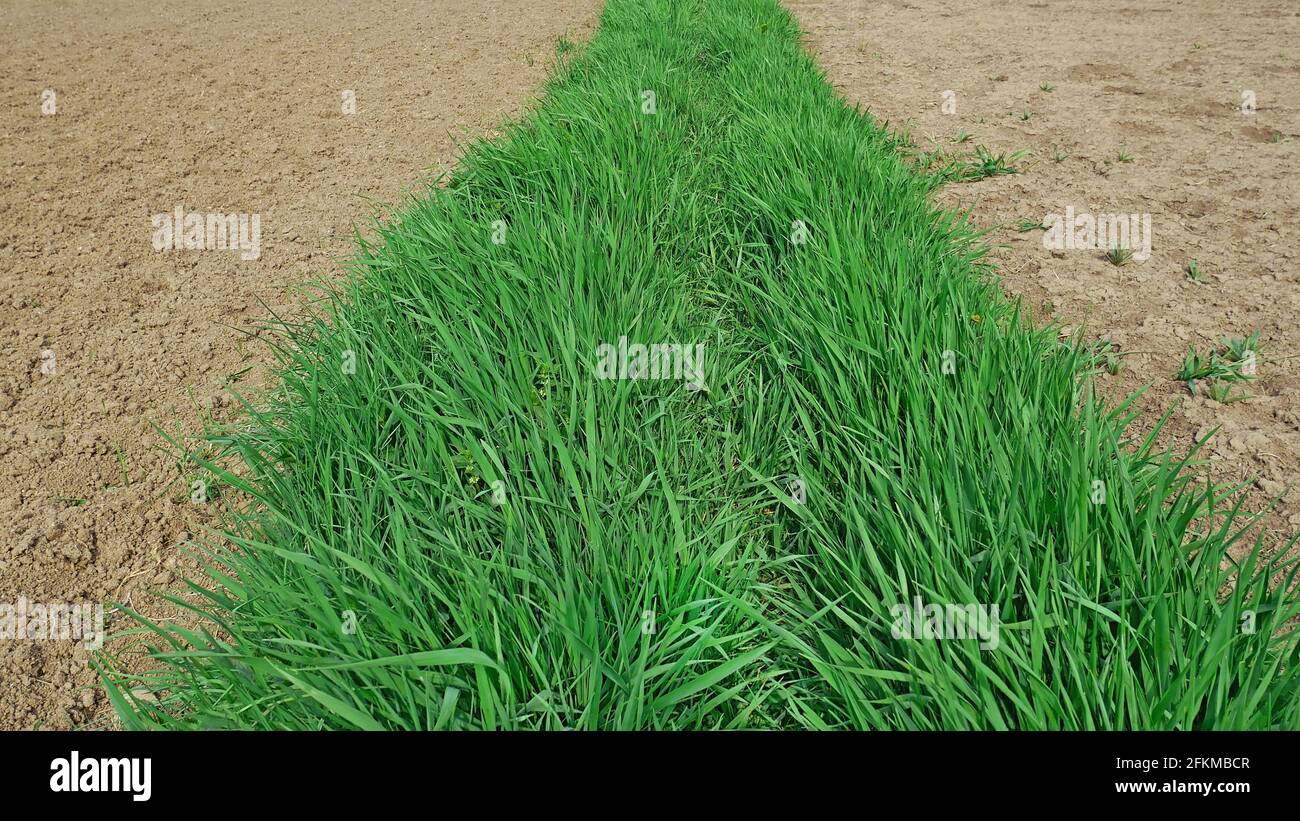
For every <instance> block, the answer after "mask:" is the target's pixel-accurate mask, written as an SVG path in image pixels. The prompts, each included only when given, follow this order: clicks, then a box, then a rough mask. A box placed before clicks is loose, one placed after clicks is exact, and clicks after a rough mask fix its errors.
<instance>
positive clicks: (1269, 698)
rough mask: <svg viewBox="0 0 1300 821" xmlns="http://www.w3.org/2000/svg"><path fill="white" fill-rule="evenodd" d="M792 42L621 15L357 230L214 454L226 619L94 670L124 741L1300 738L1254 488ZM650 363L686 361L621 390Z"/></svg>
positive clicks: (206, 589) (779, 33) (757, 21)
mask: <svg viewBox="0 0 1300 821" xmlns="http://www.w3.org/2000/svg"><path fill="white" fill-rule="evenodd" d="M798 43H799V38H798V30H797V28H796V26H795V24H794V23H793V21H792V19H791V18H790V16H789V15H788V14H787V13H786V12H785V11H784V10H782V9H781V8H780V7H779V6H778V5H777V4H776V3H775V2H773V0H730V1H729V2H709V3H679V2H669V1H668V0H646V1H645V2H631V0H610V2H609V4H608V7H607V9H606V10H605V12H604V17H603V20H602V25H601V28H600V31H599V33H598V34H597V35H596V37H595V38H594V39H593V40H592V41H591V42H590V43H589V44H587V45H585V46H581V47H576V48H575V49H573V50H572V52H571V53H570V54H569V55H568V57H567V59H566V60H565V62H564V63H563V64H562V67H561V68H560V69H559V70H558V73H557V74H556V76H555V78H554V79H553V81H552V82H551V83H550V85H549V87H548V88H547V91H546V95H545V98H544V100H543V101H542V102H541V103H540V104H539V105H538V106H537V108H536V110H535V111H533V112H531V114H530V115H529V116H528V117H527V118H526V119H524V120H523V121H522V122H520V123H518V124H515V125H512V126H510V127H508V128H507V129H506V131H505V133H504V134H503V135H502V136H501V137H499V138H497V139H494V140H491V141H485V142H479V143H477V144H475V145H473V146H472V148H471V149H470V150H469V152H468V154H467V155H466V157H465V158H464V161H463V163H462V165H461V167H460V168H459V169H458V170H457V171H456V172H455V173H454V174H453V175H452V176H451V178H450V179H449V180H448V181H447V184H446V185H445V186H444V187H442V188H440V189H438V190H436V191H434V192H432V193H429V194H428V195H427V196H425V197H423V198H421V199H419V200H416V201H413V202H410V203H408V204H407V205H406V206H404V207H403V208H402V209H401V210H400V211H399V212H398V213H396V214H395V215H394V216H393V217H392V218H391V219H389V220H387V221H386V222H385V223H383V224H382V225H380V226H378V228H377V236H375V237H373V238H371V239H364V240H361V241H360V246H359V253H358V261H357V274H356V276H355V277H354V279H353V280H352V281H351V282H350V283H349V284H348V285H346V286H345V287H343V288H341V289H339V290H336V291H333V292H331V293H330V294H329V299H328V301H327V302H326V303H325V305H326V307H325V308H324V309H323V310H321V311H320V312H319V315H316V316H311V317H308V318H306V319H304V320H302V321H300V322H298V323H295V324H286V325H284V327H283V330H284V332H285V334H286V335H287V339H286V341H285V342H284V343H283V344H282V346H281V347H280V348H279V349H278V350H279V354H280V356H281V358H282V363H283V383H282V385H281V386H280V387H279V389H278V390H277V391H275V392H274V393H273V394H271V395H270V396H269V397H267V398H266V399H265V400H264V401H261V402H259V403H257V404H256V405H254V404H250V405H249V407H248V410H247V415H246V418H245V419H244V420H243V421H242V422H241V423H240V424H239V425H238V426H236V427H235V428H232V429H230V430H226V431H220V432H217V433H214V434H213V439H214V442H215V443H216V444H218V445H219V446H220V447H221V449H222V453H223V456H222V457H221V458H218V459H214V460H210V461H209V460H205V467H206V468H207V469H210V470H213V471H214V472H216V474H217V475H218V476H219V477H220V478H221V479H222V481H223V482H225V483H226V484H228V485H230V486H231V487H232V488H233V489H234V490H235V491H237V492H239V493H242V494H244V495H245V496H246V497H247V498H248V499H249V500H250V504H249V507H248V509H247V511H246V512H245V513H243V514H241V515H239V516H237V517H233V518H232V519H231V521H230V522H229V527H228V530H227V532H226V533H225V534H224V535H221V534H216V535H214V536H213V538H212V539H211V540H210V543H209V544H208V545H207V548H206V552H205V556H206V560H207V565H208V567H209V571H208V577H207V578H205V579H202V580H201V581H197V582H196V584H195V585H194V587H193V597H192V599H191V600H188V602H189V603H188V604H187V606H189V607H190V608H192V610H193V616H194V617H195V619H196V620H197V621H198V622H199V623H200V624H201V626H199V627H186V626H180V625H173V624H160V623H154V622H152V621H149V620H147V619H145V617H144V616H137V618H138V619H139V620H140V625H139V626H138V627H137V628H136V631H135V634H136V635H137V636H139V637H140V638H141V639H142V640H143V641H145V642H147V643H148V645H149V646H150V647H151V649H152V654H153V658H154V660H155V669H154V670H153V671H152V672H148V673H145V674H131V673H129V672H127V671H126V670H125V667H124V665H123V664H122V663H121V662H120V659H119V658H118V657H116V656H111V655H109V656H105V657H104V658H103V659H102V664H103V669H104V676H105V682H106V685H107V688H108V691H109V693H110V695H111V697H112V698H113V699H114V702H115V704H116V705H117V708H118V711H119V714H120V715H121V717H122V719H123V721H124V723H125V724H126V725H127V726H130V727H158V726H162V727H190V728H195V727H199V728H212V727H247V728H291V729H317V728H349V729H352V728H362V729H373V728H430V729H432V728H473V729H497V728H548V729H558V728H580V729H697V728H815V729H841V728H882V729H883V728H895V729H960V728H994V729H1011V728H1017V729H1064V728H1082V729H1110V728H1179V729H1197V728H1270V727H1289V728H1296V727H1298V726H1300V688H1298V687H1297V683H1298V679H1297V667H1298V662H1300V651H1298V650H1297V646H1296V640H1295V637H1294V634H1291V635H1287V634H1286V632H1285V631H1284V630H1283V628H1284V626H1285V625H1286V624H1287V622H1288V621H1289V620H1291V619H1292V618H1293V617H1294V616H1295V615H1296V612H1297V603H1296V599H1295V596H1294V594H1292V593H1288V592H1286V591H1287V590H1288V588H1289V586H1290V585H1289V581H1290V578H1291V577H1292V576H1293V575H1294V567H1293V565H1292V564H1284V563H1282V561H1281V560H1280V559H1273V560H1271V561H1268V562H1266V561H1264V560H1263V559H1262V558H1261V556H1260V553H1259V550H1258V547H1256V548H1255V549H1254V550H1253V551H1247V553H1248V555H1247V557H1246V558H1245V559H1244V560H1240V561H1236V560H1233V559H1231V558H1230V557H1229V555H1228V552H1227V551H1228V548H1229V547H1230V546H1232V545H1234V543H1235V542H1236V541H1237V540H1238V539H1239V538H1240V537H1241V529H1242V527H1243V525H1244V524H1245V523H1246V522H1245V521H1244V519H1243V516H1241V515H1240V514H1237V513H1236V511H1235V510H1234V509H1231V508H1229V509H1225V504H1226V503H1225V501H1224V494H1223V489H1221V488H1215V487H1212V486H1206V485H1203V484H1199V483H1198V480H1197V479H1195V478H1194V477H1193V475H1192V474H1191V473H1190V472H1189V471H1188V470H1187V467H1188V465H1189V461H1188V459H1190V457H1187V458H1175V457H1173V456H1170V455H1166V454H1162V453H1159V452H1156V451H1155V450H1154V444H1153V443H1154V434H1152V435H1149V436H1147V437H1145V438H1143V439H1140V440H1130V439H1129V438H1128V437H1127V435H1126V425H1127V423H1128V421H1129V420H1130V419H1131V409H1130V407H1129V404H1128V403H1125V404H1123V405H1121V406H1120V407H1118V408H1114V409H1111V408H1107V407H1106V406H1104V405H1103V404H1102V403H1101V402H1100V401H1099V400H1098V399H1097V398H1096V397H1095V396H1094V394H1093V391H1092V388H1091V380H1092V371H1093V369H1094V365H1095V362H1094V357H1093V356H1092V355H1091V354H1090V353H1089V352H1088V351H1087V350H1084V349H1082V348H1081V347H1079V346H1065V345H1061V344H1059V343H1058V342H1057V338H1056V332H1055V330H1054V329H1051V328H1038V327H1035V326H1034V325H1032V324H1031V322H1030V321H1029V320H1028V318H1027V317H1026V316H1025V315H1024V314H1022V312H1021V311H1020V309H1019V307H1018V306H1017V305H1015V304H1012V303H1009V302H1008V301H1007V300H1006V299H1005V298H1004V297H1003V296H1002V295H1001V293H1000V291H999V289H998V287H997V284H996V282H995V281H994V280H993V279H992V277H991V273H992V272H991V271H990V270H989V269H988V267H987V265H986V264H985V263H984V262H983V261H982V254H983V250H982V246H980V245H979V244H978V243H977V239H976V236H975V232H974V230H973V229H972V228H970V227H969V226H968V225H967V224H966V223H965V222H964V221H962V220H961V219H959V218H958V217H956V216H954V215H951V214H948V213H945V212H941V211H938V210H937V209H936V208H935V207H934V206H933V205H932V204H931V202H930V200H929V198H928V194H929V193H930V191H931V190H932V189H933V187H934V186H935V185H938V184H940V183H941V181H940V180H938V179H936V178H935V177H934V176H922V175H920V174H918V173H917V171H916V170H915V169H914V168H913V167H912V166H911V165H909V163H908V162H907V161H906V160H905V159H904V158H903V157H902V156H900V155H899V153H898V152H897V151H896V141H895V140H894V138H893V137H891V136H890V135H889V134H888V133H887V132H886V131H884V130H883V129H881V128H880V127H879V126H878V125H877V124H876V123H875V122H874V121H873V120H871V119H870V118H869V117H868V116H867V115H866V114H864V113H862V112H860V111H857V110H854V109H852V108H850V107H848V106H846V105H845V104H844V103H843V102H842V101H841V100H840V99H838V98H837V97H836V95H835V93H834V91H833V90H832V88H831V87H830V86H829V85H828V84H827V83H826V82H825V81H824V80H823V77H822V76H821V74H820V72H819V71H818V69H817V68H816V67H815V66H814V64H813V63H812V61H811V60H810V59H809V58H808V57H807V56H806V55H805V54H804V53H803V52H802V51H801V50H800V48H799V44H798ZM979 159H980V161H981V162H982V163H983V165H982V166H981V167H980V168H979V169H975V170H970V169H966V170H964V171H963V172H962V174H961V175H960V176H961V177H962V178H967V177H975V176H987V175H990V174H1004V173H1011V172H1012V171H1013V170H1014V168H1013V167H1012V164H1013V163H1014V161H1015V159H1016V158H1015V157H1010V158H1008V157H1004V156H1002V155H998V156H996V157H994V156H993V155H991V154H987V153H981V155H980V158H979ZM977 164H978V163H977ZM984 166H987V167H984ZM972 168H973V166H972ZM990 169H991V170H990ZM976 172H978V173H976ZM636 345H647V346H661V347H659V348H653V350H656V351H658V352H660V353H664V352H667V351H671V350H677V348H670V347H667V346H684V347H685V349H686V350H688V351H690V352H691V353H690V355H689V356H687V357H686V359H685V366H684V367H683V362H682V360H678V361H677V362H676V365H675V367H674V368H672V369H668V368H659V367H655V368H654V370H653V371H652V372H649V376H657V377H658V378H648V377H647V371H645V370H644V365H645V363H646V362H647V361H649V362H654V363H655V364H662V363H660V362H658V361H657V360H653V359H648V358H646V357H642V358H641V359H640V360H637V361H638V362H639V364H635V365H634V367H633V368H632V370H631V372H630V373H629V370H628V368H627V367H626V365H627V363H626V362H624V363H623V366H621V367H620V368H619V369H618V373H617V374H616V375H611V373H610V372H609V370H608V369H607V368H606V367H605V364H607V363H606V359H607V358H608V357H610V356H613V353H612V352H613V351H618V352H619V356H623V355H624V354H627V353H628V352H629V351H633V353H632V354H631V356H632V357H633V358H634V360H636V357H637V356H638V354H637V353H635V351H637V350H641V349H637V348H635V346H636ZM646 350H651V349H646ZM665 361H666V360H665ZM637 368H642V370H640V371H637ZM637 375H639V376H641V377H643V378H631V377H634V376H637ZM605 377H609V378H605ZM1285 552H1286V551H1282V552H1281V553H1279V554H1278V555H1283V554H1285ZM1279 578H1280V579H1281V582H1280V583H1278V579H1279ZM1230 580H1232V581H1234V582H1235V583H1234V584H1231V585H1228V584H1227V582H1229V581H1230ZM1225 591H1227V592H1225ZM176 601H178V602H179V601H181V600H180V599H177V600H176ZM1247 623H1248V624H1249V629H1247V628H1246V627H1245V625H1246V624H1247Z"/></svg>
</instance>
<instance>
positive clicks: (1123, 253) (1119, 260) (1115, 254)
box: [1106, 245, 1133, 268]
mask: <svg viewBox="0 0 1300 821" xmlns="http://www.w3.org/2000/svg"><path fill="white" fill-rule="evenodd" d="M1131 259H1133V249H1132V248H1122V247H1120V246H1118V245H1116V246H1113V247H1112V248H1111V249H1110V250H1109V251H1107V252H1106V261H1107V262H1109V263H1110V264H1111V265H1114V266H1115V267H1116V268H1118V267H1120V266H1121V265H1127V264H1128V262H1129V260H1131Z"/></svg>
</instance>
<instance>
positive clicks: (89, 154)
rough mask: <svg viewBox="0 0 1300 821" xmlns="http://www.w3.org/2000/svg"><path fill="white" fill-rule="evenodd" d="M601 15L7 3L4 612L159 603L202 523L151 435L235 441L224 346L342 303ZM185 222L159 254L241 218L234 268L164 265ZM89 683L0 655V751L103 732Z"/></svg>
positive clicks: (174, 255) (244, 363) (47, 644)
mask: <svg viewBox="0 0 1300 821" xmlns="http://www.w3.org/2000/svg"><path fill="white" fill-rule="evenodd" d="M600 5H601V4H600V3H598V2H596V1H595V0H578V2H559V1H558V0H538V1H537V2H529V3H518V2H516V3H504V4H502V3H489V2H481V0H456V2H448V1H447V0H437V1H436V2H429V3H419V2H387V1H385V0H362V2H333V1H332V0H331V1H328V2H304V1H303V0H265V2H259V3H236V2H228V1H227V2H222V1H221V0H197V2H194V3H189V4H187V5H186V6H185V9H184V13H183V14H172V13H168V14H160V13H159V12H158V9H157V7H156V4H152V3H146V2H143V1H142V0H109V2H103V3H95V4H83V3H74V2H43V3H37V4H32V3H20V2H13V0H5V2H3V3H0V38H2V39H3V42H4V48H3V49H0V76H3V77H4V78H5V82H4V83H3V85H2V86H0V146H3V147H2V149H0V434H2V435H0V529H2V530H3V533H4V536H5V538H4V539H3V540H2V541H0V602H10V603H12V602H17V601H19V600H20V599H26V600H27V601H29V602H79V601H83V600H89V601H106V602H127V603H130V602H132V600H133V597H134V596H136V595H137V594H138V592H139V591H140V590H141V589H144V588H165V587H167V586H168V585H172V584H174V582H175V576H174V574H173V571H174V570H175V569H176V564H177V562H178V560H179V556H180V552H179V551H178V549H177V545H178V544H180V543H183V542H184V541H185V540H186V539H187V538H188V537H189V534H190V533H193V532H195V531H196V529H198V528H199V527H201V526H202V525H203V524H204V522H205V521H206V519H205V514H204V510H205V508H204V506H203V505H196V504H192V503H191V495H192V489H191V487H190V486H189V484H188V483H187V482H186V480H185V477H184V476H183V475H182V474H181V472H180V470H179V469H178V465H177V462H176V459H175V458H174V456H173V455H172V454H170V453H168V452H167V450H166V448H164V447H163V445H164V440H163V439H162V438H161V437H160V436H159V435H158V433H157V432H156V430H155V428H154V426H155V425H158V426H162V427H164V428H166V429H167V430H169V431H171V432H173V433H174V432H176V431H177V430H178V429H179V430H183V431H185V432H186V433H193V432H195V431H198V430H201V429H202V426H203V423H204V421H205V420H207V419H209V418H213V417H215V418H222V417H223V416H228V415H229V414H231V413H232V412H233V410H234V409H233V408H232V407H231V400H230V395H229V393H228V391H227V390H226V388H225V387H224V386H225V385H232V386H235V387H243V386H246V385H248V384H255V383H257V381H258V379H259V378H264V377H265V367H264V366H265V365H266V364H268V363H269V362H270V360H271V356H270V353H269V351H268V349H267V346H266V345H265V344H263V343H261V342H259V341H258V340H257V339H256V338H255V336H254V335H250V334H247V333H244V330H243V329H250V328H253V327H254V326H255V325H256V324H257V323H258V322H260V321H262V320H264V319H265V318H266V317H268V315H269V313H270V312H275V313H277V314H281V315H286V314H287V315H289V316H292V314H293V312H294V311H295V309H296V308H298V307H299V306H300V305H301V300H302V298H303V294H302V293H301V292H300V291H298V290H296V286H298V285H299V284H301V283H304V282H308V281H311V280H317V279H320V278H322V277H334V276H338V275H340V274H341V272H342V271H343V267H342V266H341V264H340V262H341V261H342V260H344V259H345V258H346V257H347V256H348V255H349V253H350V252H351V249H352V233H351V232H352V228H353V226H354V225H355V224H358V223H363V222H364V220H365V219H366V217H367V216H368V215H370V214H372V213H374V212H375V211H376V209H377V207H378V206H379V205H380V204H386V203H392V202H396V201H398V200H399V199H400V198H401V197H402V196H403V194H404V193H405V192H406V191H407V190H409V189H410V188H411V187H412V185H413V184H415V183H416V182H417V181H418V180H420V179H427V178H428V177H429V175H430V174H432V173H436V172H439V171H441V170H445V169H447V168H449V167H450V166H451V165H452V163H453V161H454V159H455V156H456V145H457V143H458V142H459V141H461V140H463V139H464V137H465V136H466V135H478V134H483V133H486V132H490V131H491V130H492V129H493V128H494V127H495V126H496V125H497V124H498V123H500V122H501V121H502V120H503V119H504V118H506V117H509V116H512V115H514V114H517V113H518V112H519V110H520V109H521V108H522V107H523V106H524V105H525V104H526V103H527V101H528V100H529V99H530V97H531V96H532V95H533V94H534V93H535V92H536V91H537V90H538V89H539V86H540V83H541V82H542V81H543V80H544V79H545V77H546V74H547V71H548V69H549V67H550V65H551V64H552V63H553V59H554V55H555V50H556V44H557V38H562V37H567V38H571V39H574V40H577V39H583V38H585V37H586V36H588V35H589V34H590V32H591V31H592V30H594V27H595V23H596V15H597V14H598V11H599V7H600ZM178 208H179V209H181V214H182V215H183V217H182V222H181V225H178V226H177V229H178V230H177V232H176V233H177V237H178V238H179V234H180V231H179V229H180V227H181V226H183V225H185V222H184V215H189V214H193V213H197V214H200V215H206V214H220V215H227V214H233V215H236V216H237V217H238V218H239V219H237V220H236V221H235V222H234V223H231V225H232V226H235V225H238V227H239V229H241V230H242V231H243V233H242V234H239V236H240V239H241V241H240V242H239V243H235V242H233V239H234V236H235V234H234V232H232V234H231V235H230V236H227V237H226V238H225V242H222V241H221V238H220V237H219V236H218V237H217V238H216V241H215V242H214V243H213V244H214V245H215V246H216V247H214V248H213V249H212V250H203V251H199V250H183V249H182V250H174V249H175V247H176V246H177V245H180V244H181V243H179V242H177V243H172V242H170V238H169V237H167V236H166V235H160V233H159V232H160V231H162V230H163V226H164V225H168V221H169V219H171V218H172V215H174V214H175V213H176V209H178ZM254 217H255V218H256V220H254V219H253V218H254ZM241 219H242V222H241V221H240V220H241ZM204 225H205V230H206V227H207V223H206V222H205V223H204ZM169 227H170V226H169ZM204 239H205V240H213V236H211V235H205V237H204ZM159 245H160V246H161V250H159V249H158V247H157V246H159ZM231 245H234V246H235V247H233V248H230V246H231ZM223 248H230V249H229V250H223ZM87 655H88V654H87V652H86V651H85V649H84V648H83V647H82V646H81V645H80V644H78V643H75V642H67V641H61V642H55V641H4V642H0V691H3V692H4V694H5V695H4V697H3V698H0V728H10V729H31V728H63V727H71V726H80V725H84V724H86V723H87V722H90V721H92V720H98V719H100V718H102V717H103V715H104V714H105V713H106V712H108V711H107V710H106V704H105V702H104V698H103V694H102V693H101V692H99V691H98V688H97V686H96V678H95V676H94V674H93V673H92V671H91V670H90V669H89V668H88V667H87Z"/></svg>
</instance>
